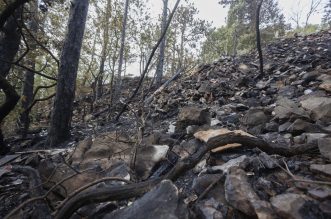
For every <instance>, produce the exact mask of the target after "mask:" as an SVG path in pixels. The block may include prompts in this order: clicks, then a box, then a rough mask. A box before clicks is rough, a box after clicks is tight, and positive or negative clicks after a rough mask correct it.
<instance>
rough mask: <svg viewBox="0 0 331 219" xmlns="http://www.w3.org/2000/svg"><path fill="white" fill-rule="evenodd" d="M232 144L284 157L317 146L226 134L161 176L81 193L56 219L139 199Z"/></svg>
mask: <svg viewBox="0 0 331 219" xmlns="http://www.w3.org/2000/svg"><path fill="white" fill-rule="evenodd" d="M232 143H241V144H243V145H245V146H247V147H249V148H255V147H258V148H260V149H261V150H263V151H265V152H267V153H271V154H277V153H278V154H282V155H287V156H291V155H295V153H298V154H300V153H305V152H307V151H310V150H311V149H315V148H316V146H313V145H303V148H301V146H295V147H293V148H289V147H286V146H285V145H284V146H277V145H276V144H273V143H268V142H266V141H264V140H263V139H259V138H255V137H250V136H244V135H241V134H240V133H235V132H229V133H227V134H225V135H220V136H216V137H214V138H210V139H209V141H208V142H207V143H205V144H203V143H201V144H200V146H199V149H198V151H197V152H195V153H194V154H192V155H191V156H189V157H187V158H184V159H181V160H179V161H178V163H177V164H176V166H174V167H173V168H172V169H171V170H170V172H169V173H168V174H167V175H165V176H163V177H160V178H157V179H151V180H148V181H145V182H140V183H136V184H130V185H123V186H114V187H110V188H97V189H95V190H93V191H85V192H81V193H79V194H77V195H76V196H74V197H72V198H71V199H70V200H69V201H68V202H67V203H66V204H65V205H63V207H62V208H61V209H60V210H59V211H58V213H57V214H56V218H70V216H71V215H72V214H73V213H74V212H75V211H76V210H78V209H79V208H81V207H82V206H84V205H86V204H90V203H101V202H106V201H115V200H117V201H119V200H127V199H130V198H134V197H139V196H142V195H143V194H145V193H146V192H148V191H149V190H150V189H152V188H153V187H154V186H156V185H157V184H158V183H159V182H161V181H162V180H164V179H169V180H172V181H175V180H176V179H177V178H178V177H179V176H181V175H182V174H183V173H185V172H186V171H188V170H190V169H192V168H193V167H195V166H196V165H197V164H198V163H199V162H200V160H201V159H202V158H203V157H204V155H205V154H206V153H208V152H209V151H211V150H212V149H214V148H217V147H220V146H222V145H227V144H232Z"/></svg>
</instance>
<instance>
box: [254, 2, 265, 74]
mask: <svg viewBox="0 0 331 219" xmlns="http://www.w3.org/2000/svg"><path fill="white" fill-rule="evenodd" d="M262 3H263V0H260V1H259V3H258V5H257V9H256V20H255V28H256V47H257V51H258V53H259V62H260V75H259V78H261V77H263V76H264V72H263V54H262V48H261V34H260V11H261V6H262Z"/></svg>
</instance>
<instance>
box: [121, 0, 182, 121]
mask: <svg viewBox="0 0 331 219" xmlns="http://www.w3.org/2000/svg"><path fill="white" fill-rule="evenodd" d="M179 3H180V0H177V1H176V4H175V6H174V8H173V10H172V12H171V13H170V15H169V18H168V21H167V24H166V28H165V29H164V30H163V32H162V34H161V36H160V38H159V39H158V41H157V42H156V44H155V45H154V47H153V48H152V51H151V53H150V55H149V58H148V61H147V62H146V66H145V69H144V71H143V74H142V75H141V76H140V80H139V82H138V85H137V87H136V88H135V90H134V91H133V93H132V94H131V95H130V97H129V98H128V99H127V101H126V103H125V105H124V106H123V107H122V109H121V111H120V112H119V113H118V114H117V116H116V118H115V121H118V120H119V118H120V117H121V115H122V114H123V113H124V112H125V110H126V109H127V107H128V105H129V104H130V103H131V101H132V100H133V98H134V97H135V96H136V95H137V93H138V91H139V89H140V87H141V85H142V84H143V81H144V79H145V76H146V74H147V73H148V69H149V67H150V65H151V63H152V59H153V57H154V55H155V52H156V50H157V48H158V47H159V45H160V44H161V42H162V40H163V38H164V37H165V35H166V34H167V31H168V28H169V26H170V23H171V21H172V18H173V17H174V14H175V12H176V9H177V7H178V5H179Z"/></svg>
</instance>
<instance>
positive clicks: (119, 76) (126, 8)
mask: <svg viewBox="0 0 331 219" xmlns="http://www.w3.org/2000/svg"><path fill="white" fill-rule="evenodd" d="M128 11H129V0H126V1H125V6H124V14H123V22H122V33H121V47H120V52H119V61H118V71H117V80H116V83H117V84H116V88H115V94H114V96H118V95H119V94H120V92H121V87H122V66H123V59H124V47H125V36H126V23H127V19H128Z"/></svg>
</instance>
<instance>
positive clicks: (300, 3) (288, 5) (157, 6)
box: [151, 0, 328, 27]
mask: <svg viewBox="0 0 331 219" xmlns="http://www.w3.org/2000/svg"><path fill="white" fill-rule="evenodd" d="M169 1H170V7H172V5H173V4H174V2H175V0H169ZM190 1H192V2H194V4H195V5H196V7H197V8H198V10H199V17H200V18H201V19H205V20H207V21H210V22H213V26H214V27H220V26H222V25H224V24H225V18H226V15H227V8H223V6H222V5H219V4H218V2H219V0H190ZM311 1H314V0H278V4H279V7H280V9H281V11H282V12H283V13H284V15H285V18H286V21H287V22H290V17H291V15H292V14H293V12H298V11H302V15H303V16H302V20H304V18H305V14H306V13H307V11H308V8H309V5H310V2H311ZM315 1H316V0H315ZM327 1H328V0H322V3H321V4H320V6H319V7H318V11H317V12H316V13H315V14H313V15H312V16H311V18H310V21H309V23H312V24H319V23H320V22H321V18H322V15H323V6H324V5H325V3H326V2H327ZM182 2H183V0H182ZM151 5H152V7H151V8H152V11H153V14H157V13H161V9H162V0H151Z"/></svg>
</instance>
